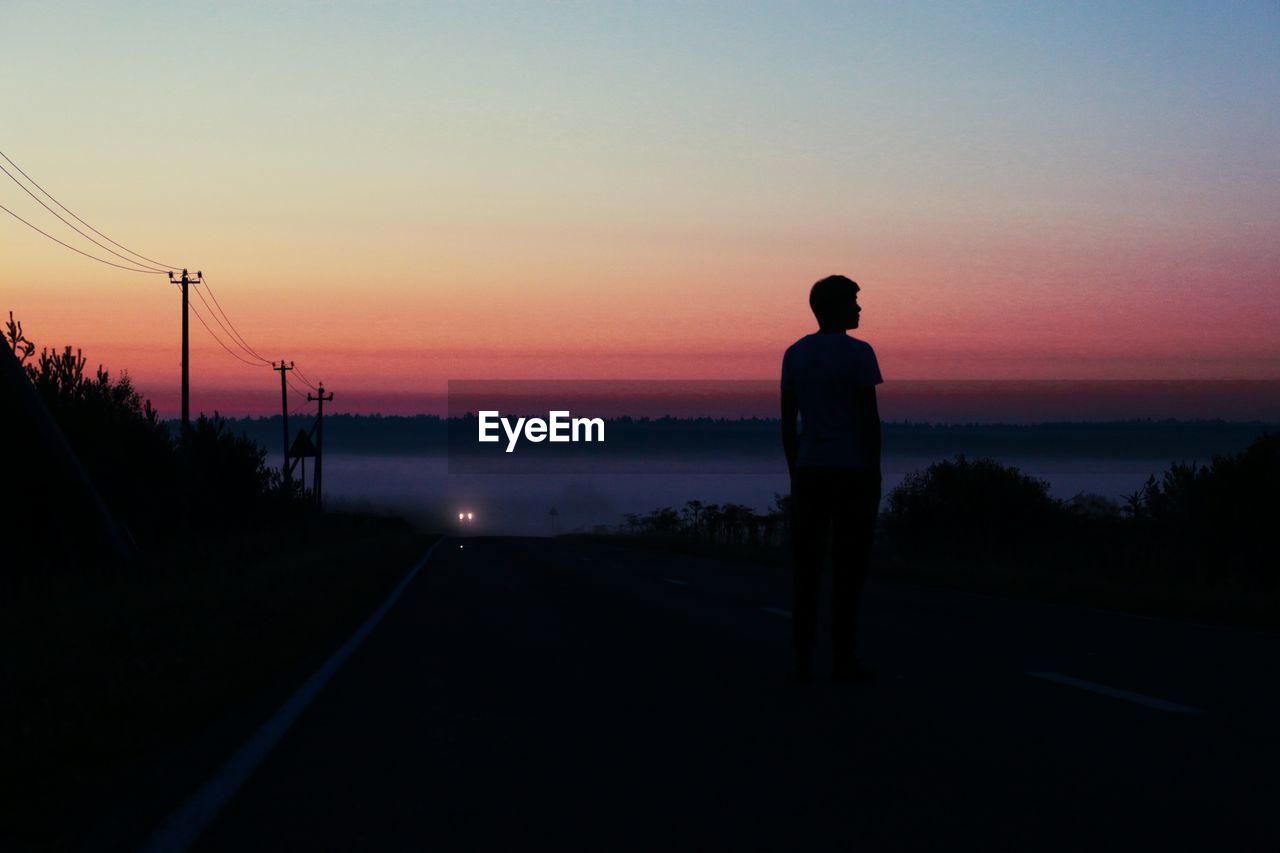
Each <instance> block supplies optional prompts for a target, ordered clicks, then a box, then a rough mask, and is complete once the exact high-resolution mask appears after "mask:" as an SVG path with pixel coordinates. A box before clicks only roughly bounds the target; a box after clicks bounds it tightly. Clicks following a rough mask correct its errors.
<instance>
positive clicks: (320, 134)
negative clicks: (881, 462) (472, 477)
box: [0, 2, 1280, 414]
mask: <svg viewBox="0 0 1280 853" xmlns="http://www.w3.org/2000/svg"><path fill="white" fill-rule="evenodd" d="M0 20H2V22H3V27H0V79H3V80H4V81H5V83H4V102H5V104H6V121H5V122H4V130H3V132H0V150H2V151H3V152H4V153H5V154H7V155H9V156H10V157H12V158H13V159H14V161H16V162H17V163H19V164H20V165H21V166H22V168H23V169H25V170H26V171H27V172H29V173H30V174H31V175H32V177H34V178H35V179H36V180H38V181H40V182H41V183H42V184H43V185H44V187H45V188H46V189H48V190H49V191H50V192H52V193H53V194H54V195H55V196H57V197H58V198H59V200H61V201H62V202H64V203H65V204H67V206H68V207H70V208H71V209H72V210H74V211H75V212H76V213H77V214H79V215H80V216H82V217H84V219H85V220H87V221H88V222H89V223H91V224H92V225H93V226H94V227H96V228H98V229H100V230H102V231H103V232H105V233H106V234H108V235H110V236H111V237H112V238H113V239H115V240H119V241H120V242H121V243H123V244H124V245H127V246H130V247H131V248H134V249H137V250H139V251H141V252H144V253H146V254H147V255H148V256H150V257H154V258H159V259H161V260H164V261H166V262H169V263H176V264H183V265H188V266H190V267H191V268H192V269H193V270H195V269H197V268H198V269H201V270H203V271H204V272H205V273H206V274H207V276H208V278H209V282H210V285H211V286H212V287H213V288H214V289H215V292H216V293H217V295H218V298H219V300H220V301H221V304H222V306H223V307H224V308H225V309H226V312H227V314H228V315H229V316H230V317H231V319H232V320H234V322H235V324H236V325H237V326H238V328H239V330H240V332H241V333H242V334H243V336H244V337H245V339H246V340H248V341H249V342H250V343H251V344H252V346H253V347H254V348H255V349H257V350H258V351H259V352H261V353H262V354H263V355H264V356H267V357H268V358H272V359H277V358H285V359H292V360H294V361H296V362H297V364H298V365H299V366H300V367H302V368H303V369H304V371H305V372H306V374H307V376H309V377H310V378H311V379H312V380H317V381H318V380H323V381H324V382H325V384H326V385H327V386H328V387H329V388H331V389H333V390H334V391H335V392H336V395H337V398H336V400H335V404H334V408H335V410H337V411H386V412H413V411H440V410H441V409H442V406H441V405H440V400H441V399H442V397H443V394H444V391H445V387H446V381H447V380H449V379H480V378H513V379H519V378H529V379H535V378H536V379H671V378H680V379H768V378H771V377H774V376H775V375H776V374H777V370H778V363H779V359H780V356H781V352H782V351H783V349H785V347H786V346H787V345H788V344H789V343H790V342H791V341H793V340H794V339H795V338H797V337H799V336H800V335H803V334H805V333H807V332H808V331H811V330H812V327H813V321H812V317H811V315H810V314H809V311H808V308H807V306H806V304H805V297H806V293H807V287H808V285H809V284H810V283H811V282H812V281H814V280H815V279H817V278H820V277H822V276H825V275H827V274H830V273H836V272H839V273H844V274H847V275H849V276H851V277H853V278H855V279H856V280H857V281H858V282H859V283H860V284H861V286H862V294H861V297H860V301H861V304H862V306H863V309H864V310H863V315H862V318H863V324H862V327H861V328H860V329H859V330H858V331H857V332H856V333H855V334H856V335H857V336H858V337H861V338H864V339H865V340H867V341H869V342H871V343H872V344H873V345H874V346H875V348H876V351H877V353H878V354H879V358H880V364H881V369H882V372H883V374H884V376H885V378H886V380H887V381H888V382H892V381H893V380H896V379H1215V378H1233V379H1276V378H1280V338H1278V336H1277V333H1276V329H1277V328H1280V239H1277V237H1278V235H1280V110H1277V108H1276V105H1277V104H1280V52H1278V51H1277V50H1276V44H1277V38H1278V37H1280V7H1278V6H1277V5H1275V4H1274V3H1271V4H1268V3H1255V4H1248V3H1242V4H1230V5H1222V4H1214V3H1150V4H1132V5H1129V4H1126V5H1125V6H1123V7H1119V6H1117V4H1111V3H1096V4H1070V5H1065V4H1064V5H1062V6H1060V7H1043V6H1029V5H1026V4H1013V3H1010V4H980V5H978V6H969V5H968V4H965V5H964V6H963V8H962V7H961V5H960V4H950V3H939V4H914V5H913V6H912V7H911V10H909V11H903V10H901V9H899V8H898V7H897V6H896V5H889V4H867V5H846V4H826V3H806V4H781V3H780V4H772V5H767V4H740V3H721V4H714V3H711V4H703V3H699V4H651V3H644V4H629V5H618V4H606V3H582V4H539V5H534V4H497V5H483V4H479V3H467V4H449V5H445V4H427V3H424V4H403V3H345V4H342V3H338V4H325V5H319V4H311V3H272V4H259V3H216V4H215V3H208V4H194V3H174V2H165V3H146V4H142V3H139V4H127V5H123V4H122V5H116V4H94V5H90V6H83V5H81V4H63V3H13V4H6V6H5V10H4V11H3V12H0ZM0 204H3V205H5V206H6V207H9V208H10V209H12V210H13V211H15V212H16V213H19V214H21V215H22V216H24V217H26V218H28V219H30V220H31V221H32V222H34V223H36V224H39V225H40V226H41V227H42V228H45V229H46V230H49V231H50V232H51V233H55V234H57V236H59V237H60V238H62V239H66V240H67V241H68V242H73V243H74V244H75V245H80V246H82V247H83V248H86V249H88V250H95V247H93V246H92V245H90V244H84V243H83V241H79V242H77V238H75V235H74V234H71V233H70V232H67V231H66V230H65V229H62V226H61V224H60V223H58V222H57V220H55V219H53V218H52V217H51V216H49V215H48V214H47V213H46V212H45V211H43V210H42V209H41V208H40V207H39V206H38V205H36V203H35V202H34V201H32V200H31V199H30V197H28V196H27V195H26V194H24V193H23V192H22V190H20V189H19V188H18V187H17V186H16V185H14V184H13V183H12V182H10V181H9V179H8V178H6V177H4V176H3V175H0ZM59 229H61V230H59ZM98 254H103V253H102V252H100V251H99V252H98ZM0 293H3V294H4V297H5V298H4V301H3V303H0V309H2V310H4V311H6V312H7V311H8V310H12V311H13V312H14V313H15V316H16V317H18V318H19V319H21V320H22V321H23V322H24V326H25V328H26V331H27V333H28V335H29V337H31V339H32V340H34V341H35V342H36V343H37V344H40V345H55V346H61V345H63V344H75V345H77V346H79V347H82V348H83V349H84V351H85V353H86V355H87V356H88V358H89V360H90V362H91V363H92V364H97V363H103V364H105V365H106V366H107V367H109V368H112V369H113V370H123V369H127V370H128V371H129V373H130V374H131V375H132V376H133V377H134V379H135V381H136V382H137V384H138V385H139V386H140V387H141V389H142V390H143V391H144V393H146V394H147V395H148V396H150V397H151V398H152V399H154V400H155V401H156V403H157V405H158V406H160V408H161V409H162V411H164V412H165V413H166V414H173V413H174V412H175V411H176V407H177V383H178V365H179V300H178V297H177V294H176V291H174V289H173V288H171V287H170V286H169V285H168V283H167V282H166V281H165V280H164V279H163V278H162V277H160V276H144V275H139V274H134V273H128V272H123V271H118V270H114V269H111V268H109V267H106V266H103V265H100V264H96V263H94V262H93V261H90V260H86V259H85V258H83V257H80V256H78V255H75V254H73V253H72V252H69V251H67V250H66V249H64V248H62V247H60V246H58V245H56V244H54V243H52V242H51V241H49V240H47V239H45V238H44V237H42V236H40V235H38V234H36V233H34V232H32V231H30V230H29V229H28V228H26V227H25V226H24V225H22V224H21V223H19V222H17V221H15V220H14V219H12V218H10V217H9V216H7V215H4V214H3V213H2V212H0ZM196 304H197V307H202V306H200V304H199V303H196ZM192 322H193V347H192V367H191V375H192V406H193V409H195V410H204V411H211V410H213V409H215V408H216V409H220V410H221V411H223V412H224V413H244V412H253V413H257V412H271V411H278V410H279V378H278V376H277V374H275V373H272V372H271V371H270V370H269V369H267V368H265V367H250V366H248V365H245V364H243V363H241V362H239V361H237V360H235V359H233V358H232V357H231V356H230V355H228V354H227V353H226V352H224V351H223V350H222V349H220V348H219V347H218V345H217V344H216V343H214V342H213V341H212V340H211V339H210V338H209V336H208V335H207V334H206V333H205V331H204V329H202V328H201V327H200V326H199V324H198V323H196V322H195V320H194V318H193V320H192ZM293 402H294V403H295V404H296V403H298V402H301V401H300V400H294V401H293Z"/></svg>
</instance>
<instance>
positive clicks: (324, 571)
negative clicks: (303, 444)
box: [0, 318, 429, 849]
mask: <svg viewBox="0 0 1280 853" xmlns="http://www.w3.org/2000/svg"><path fill="white" fill-rule="evenodd" d="M6 337H7V344H8V346H9V347H10V350H11V351H12V352H13V353H14V355H15V356H16V357H17V358H18V360H19V362H20V363H21V366H22V368H23V371H24V372H25V373H26V376H27V378H28V379H29V381H30V384H31V386H32V387H33V388H34V389H35V391H36V392H37V394H38V398H39V401H40V403H41V404H42V405H43V407H44V409H45V410H47V412H48V413H49V414H51V415H52V417H53V421H54V422H55V423H56V425H57V430H56V432H60V433H61V435H62V436H64V437H65V443H66V445H67V446H69V447H70V449H71V451H72V455H73V456H74V460H75V463H76V464H77V465H78V466H79V468H80V469H82V470H83V471H84V473H85V474H86V475H87V478H88V480H89V481H90V482H91V484H92V489H91V490H90V493H92V494H95V495H96V496H97V497H100V499H101V505H103V506H105V510H106V515H107V516H108V517H109V518H110V519H111V520H112V521H113V522H114V523H115V524H116V525H118V527H119V528H120V529H121V530H123V531H124V532H125V534H124V537H123V538H124V539H125V540H126V541H127V542H128V543H129V544H130V550H131V551H132V554H131V555H130V556H129V557H128V559H124V560H121V559H118V558H116V559H99V557H100V556H101V554H100V547H99V546H100V545H101V542H100V540H99V539H97V538H95V536H94V535H93V534H92V532H91V531H90V528H91V527H92V525H91V524H90V523H89V518H88V516H89V513H87V512H86V510H85V501H84V500H83V495H81V499H76V498H75V494H76V488H74V487H73V484H72V483H71V481H70V480H68V479H67V478H66V477H65V476H64V475H65V471H63V470H62V469H60V468H59V467H58V465H57V464H56V460H55V459H54V457H55V456H56V454H51V453H50V452H49V451H48V448H47V447H46V446H45V439H47V438H48V436H47V435H42V434H41V432H42V431H44V432H45V433H47V430H45V428H44V427H42V426H40V424H41V423H44V422H41V421H40V420H39V418H35V419H33V418H32V417H31V416H30V413H29V412H22V411H19V410H18V406H17V405H15V407H14V408H12V409H10V408H7V407H6V410H5V411H4V412H3V414H0V418H3V419H4V421H5V424H4V426H5V433H4V437H5V444H6V450H7V451H9V452H8V453H7V454H6V470H5V478H6V491H7V499H6V510H5V512H4V513H3V516H2V524H3V527H0V536H2V538H3V548H4V552H5V556H6V559H5V560H4V561H3V563H0V565H2V566H3V571H2V572H0V648H2V649H3V651H2V652H0V683H2V684H3V685H4V686H3V688H2V689H0V720H2V721H3V725H2V726H0V754H2V755H4V756H5V765H6V766H5V769H6V773H5V774H4V783H3V785H0V802H2V803H3V805H0V848H3V849H66V848H70V847H75V846H77V845H79V844H81V843H84V842H85V839H86V836H87V835H89V834H92V833H94V832H96V827H97V824H98V823H100V822H101V821H102V820H103V819H104V818H107V817H109V816H110V815H111V814H112V812H113V811H114V810H116V809H117V807H119V808H121V809H122V810H127V809H129V808H132V807H134V806H136V805H137V803H138V802H139V801H141V800H153V801H155V800H157V797H156V796H151V795H150V794H147V793H142V792H144V791H145V789H146V786H147V784H148V782H147V779H148V773H149V768H151V769H153V768H154V767H155V766H156V765H157V764H158V763H160V762H164V761H167V760H172V756H174V755H175V754H182V753H183V751H184V750H191V749H197V747H198V745H199V744H201V743H203V742H205V741H208V740H210V739H211V738H214V739H216V737H218V736H217V735H214V736H211V735H210V734H209V732H210V731H213V730H215V729H218V727H220V726H221V727H222V730H225V731H230V732H231V733H230V734H224V735H223V736H225V737H228V738H230V740H229V741H228V742H227V743H222V744H219V746H220V747H222V749H223V752H221V753H220V755H222V756H223V757H225V754H226V752H227V751H229V750H230V749H232V748H234V747H235V746H236V745H238V744H237V743H236V742H235V741H236V740H237V739H239V740H242V739H243V738H244V737H246V736H247V735H248V734H249V733H251V731H252V725H253V724H256V722H258V720H257V719H256V718H254V717H253V716H252V715H249V716H248V717H246V723H245V724H246V726H248V728H247V729H245V730H239V729H235V726H234V725H232V726H231V727H230V729H227V726H226V724H225V723H226V721H227V720H228V719H233V718H235V717H236V716H237V714H238V713H240V709H242V708H244V707H245V706H246V704H252V703H254V702H257V701H260V700H261V697H262V696H263V695H264V691H265V692H271V691H278V690H280V689H281V687H282V685H283V687H284V688H286V689H288V688H290V685H296V684H297V683H298V682H299V681H300V680H301V679H302V678H303V677H305V675H306V674H307V672H308V671H309V668H314V666H315V665H316V664H317V663H318V662H319V661H320V660H323V658H324V657H325V656H327V655H328V654H329V653H331V652H332V651H333V650H334V649H335V648H337V646H338V645H339V644H340V643H341V642H342V641H344V640H345V639H346V638H347V637H348V636H349V635H350V634H351V632H352V631H354V630H355V628H356V627H357V626H358V625H359V624H360V622H361V621H363V619H364V618H365V617H367V616H368V614H369V613H370V612H371V611H372V610H373V609H374V608H375V606H376V605H377V603H379V602H380V601H382V600H383V599H384V598H385V596H386V594H387V593H388V591H389V590H390V589H391V588H392V587H393V586H394V585H395V583H396V582H397V581H398V580H399V579H400V578H402V577H403V576H404V573H405V571H406V570H407V569H408V568H409V567H410V566H411V565H412V564H413V563H414V562H415V561H416V560H417V559H418V558H419V557H420V556H421V554H422V552H423V550H424V549H425V546H426V544H427V542H428V539H429V537H427V536H424V535H423V534H420V533H419V532H417V531H415V530H414V529H413V528H412V527H411V526H410V525H409V524H407V523H406V522H404V521H403V520H401V519H398V518H394V517H386V516H381V517H380V516H375V515H370V514H354V513H330V512H325V513H322V512H320V511H319V510H318V509H317V508H316V506H315V503H314V501H312V500H311V499H310V497H309V496H308V495H307V494H306V493H304V492H303V490H302V489H301V488H300V486H298V485H296V484H294V485H289V484H286V483H285V482H284V481H283V480H282V478H281V476H280V473H279V471H277V470H274V469H272V468H269V467H268V466H267V465H266V462H265V460H266V451H265V449H264V448H263V447H261V446H260V445H259V444H257V443H256V442H254V441H252V440H250V439H248V438H245V437H243V436H241V435H238V434H236V433H234V432H232V431H231V430H229V429H228V428H227V425H226V423H225V422H224V421H223V420H222V419H221V418H220V417H218V416H217V415H216V414H215V415H213V416H210V417H205V416H201V417H199V418H198V419H197V420H195V421H194V422H193V423H192V427H191V431H190V434H189V436H188V440H187V442H186V443H185V446H184V444H183V442H181V441H180V440H179V436H178V435H176V434H175V433H176V432H177V431H176V430H171V429H170V427H169V426H168V425H167V424H165V423H164V422H163V421H162V420H160V419H159V418H158V416H157V414H156V411H155V409H154V408H152V406H151V404H150V403H149V402H148V401H146V400H145V399H143V398H142V396H141V395H140V394H139V393H138V391H137V390H136V389H135V388H134V387H133V385H132V383H131V381H130V380H129V377H128V376H127V375H118V376H117V375H112V374H110V373H109V372H107V371H106V370H105V369H104V368H102V367H99V368H97V370H95V371H89V370H86V367H87V364H88V362H87V359H86V357H85V356H84V355H83V354H82V353H81V352H79V351H78V350H73V349H72V348H70V347H66V348H64V349H61V350H50V349H47V348H46V349H43V350H40V351H38V352H37V348H36V345H35V344H33V343H31V342H30V341H28V340H27V339H26V335H25V334H24V333H23V331H22V330H21V327H20V326H19V324H18V323H17V322H16V321H13V320H12V318H10V323H9V326H8V329H7V335H6ZM22 405H25V403H23V404H22ZM33 423H35V424H36V425H35V426H33V425H32V424H33ZM92 503H93V504H94V506H97V505H98V502H97V501H96V500H94V501H92ZM286 695H287V694H286ZM281 698H282V697H281ZM269 710H270V709H264V711H265V712H269ZM197 751H198V749H197ZM213 754H214V755H218V754H219V753H217V752H216V751H215V752H214V753H213ZM204 769H205V771H206V772H207V771H211V770H212V768H211V767H210V768H204ZM191 781H193V782H198V781H200V780H199V779H193V780H191ZM153 793H154V792H153ZM162 793H163V792H162ZM156 817H157V818H158V817H160V816H156ZM136 840H137V839H132V841H135V842H136Z"/></svg>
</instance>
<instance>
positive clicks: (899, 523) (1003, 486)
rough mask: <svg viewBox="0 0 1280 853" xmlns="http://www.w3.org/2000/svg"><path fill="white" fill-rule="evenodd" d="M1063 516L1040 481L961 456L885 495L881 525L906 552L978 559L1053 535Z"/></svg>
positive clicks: (918, 474) (916, 475)
mask: <svg viewBox="0 0 1280 853" xmlns="http://www.w3.org/2000/svg"><path fill="white" fill-rule="evenodd" d="M1066 516H1067V511H1066V508H1065V507H1064V505H1063V504H1062V502H1061V501H1058V500H1056V499H1054V498H1052V497H1050V496H1049V484H1048V483H1047V482H1045V481H1044V480H1038V479H1035V478H1033V477H1028V476H1027V475H1025V474H1023V473H1022V472H1021V471H1019V470H1018V469H1017V468H1012V467H1008V466H1005V465H1001V464H1000V463H998V462H996V461H994V460H992V459H976V460H968V459H966V458H965V457H964V456H963V455H961V456H959V457H957V458H956V459H955V461H952V460H949V459H948V460H944V461H942V462H935V463H933V464H932V465H930V466H929V467H928V468H926V469H925V470H924V471H919V472H916V473H913V474H909V475H907V478H906V479H905V480H904V481H903V482H902V484H901V485H900V486H898V487H897V488H896V489H894V490H893V491H892V492H890V493H889V499H888V510H887V512H886V513H885V518H884V524H885V530H886V532H887V533H888V534H889V536H890V537H891V538H892V539H893V541H894V543H895V544H896V545H898V546H900V547H901V548H903V549H904V550H905V551H916V552H922V551H923V552H928V551H935V552H936V551H945V552H946V553H948V554H953V555H956V556H964V557H977V556H992V555H996V554H999V553H1001V552H1004V551H1007V550H1009V549H1010V548H1012V547H1014V546H1018V545H1022V544H1024V543H1027V542H1029V541H1033V540H1038V539H1042V538H1043V537H1044V536H1046V535H1048V534H1051V533H1054V534H1056V533H1057V532H1058V531H1059V530H1060V528H1061V525H1062V524H1063V523H1064V521H1065V520H1066Z"/></svg>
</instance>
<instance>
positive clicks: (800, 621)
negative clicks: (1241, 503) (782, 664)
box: [791, 468, 826, 672]
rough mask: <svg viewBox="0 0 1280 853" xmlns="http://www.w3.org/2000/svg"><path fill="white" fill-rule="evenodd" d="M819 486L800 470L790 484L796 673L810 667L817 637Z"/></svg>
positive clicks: (811, 473) (823, 514) (820, 532)
mask: <svg viewBox="0 0 1280 853" xmlns="http://www.w3.org/2000/svg"><path fill="white" fill-rule="evenodd" d="M820 485H821V484H820V483H819V481H818V478H817V476H816V472H814V471H809V470H805V469H803V468H802V469H799V470H798V471H796V475H795V478H794V480H793V481H792V483H791V547H792V556H793V560H792V569H791V577H792V587H791V639H792V644H793V647H794V650H795V659H796V669H797V670H798V671H800V672H807V671H808V670H809V668H810V666H811V664H812V661H813V649H814V646H815V645H816V642H817V635H818V578H819V571H818V570H819V564H820V561H821V559H822V540H823V536H824V534H825V532H826V524H825V520H826V512H825V511H824V510H825V509H826V508H825V507H824V506H823V501H822V496H821V489H820Z"/></svg>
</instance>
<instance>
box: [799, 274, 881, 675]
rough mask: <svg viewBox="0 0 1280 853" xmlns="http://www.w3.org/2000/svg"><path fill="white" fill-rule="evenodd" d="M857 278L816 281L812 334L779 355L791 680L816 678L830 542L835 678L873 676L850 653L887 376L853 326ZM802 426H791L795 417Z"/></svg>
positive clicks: (870, 529) (873, 510) (875, 488)
mask: <svg viewBox="0 0 1280 853" xmlns="http://www.w3.org/2000/svg"><path fill="white" fill-rule="evenodd" d="M858 290H859V288H858V285H857V284H856V283H855V282H854V281H852V280H851V279H848V278H845V277H844V276H842V275H833V276H830V277H828V278H824V279H822V280H821V281H819V282H817V283H816V284H814V286H813V288H812V289H811V290H810V291H809V307H810V308H812V309H813V313H814V316H816V317H817V318H818V331H817V332H815V333H814V334H812V335H806V336H805V337H803V338H801V339H800V340H798V341H796V342H795V343H794V344H792V345H791V346H790V347H789V348H788V349H787V352H786V355H784V356H783V358H782V446H783V449H784V450H785V452H786V454H787V467H788V468H789V469H790V471H791V536H792V542H793V545H794V549H795V572H794V587H793V590H794V592H793V599H794V600H793V602H792V632H793V635H792V636H793V641H794V643H795V656H796V661H795V663H796V669H795V677H796V678H797V679H799V680H808V679H809V678H811V677H812V662H813V649H814V646H815V645H816V642H817V626H818V589H819V578H820V568H821V562H822V556H823V552H824V550H825V546H826V543H827V541H828V536H829V537H830V543H831V575H832V583H831V592H832V595H831V614H832V651H833V655H832V656H833V660H834V670H833V673H832V674H833V677H834V678H836V679H838V680H858V679H864V678H867V677H869V676H870V672H869V671H868V670H867V669H866V668H864V667H863V666H862V665H861V664H860V663H859V662H858V659H857V658H856V656H855V643H856V640H857V636H856V635H857V627H858V601H859V599H860V598H861V595H862V585H863V582H864V580H865V579H866V574H867V563H868V561H869V559H870V556H871V537H872V534H873V533H874V532H875V524H876V514H877V512H878V511H879V504H880V413H879V410H878V409H877V408H876V386H877V385H879V384H880V383H881V382H883V381H884V380H883V379H882V378H881V376H880V366H879V364H878V363H877V362H876V354H875V351H874V350H872V349H871V345H870V344H868V343H866V342H865V341H860V340H858V339H857V338H852V337H850V336H848V335H846V334H845V331H846V330H848V329H856V328H858V314H859V313H860V312H861V311H862V309H861V308H859V307H858ZM797 416H798V417H799V419H800V424H801V426H800V429H799V430H797V428H796V418H797Z"/></svg>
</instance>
